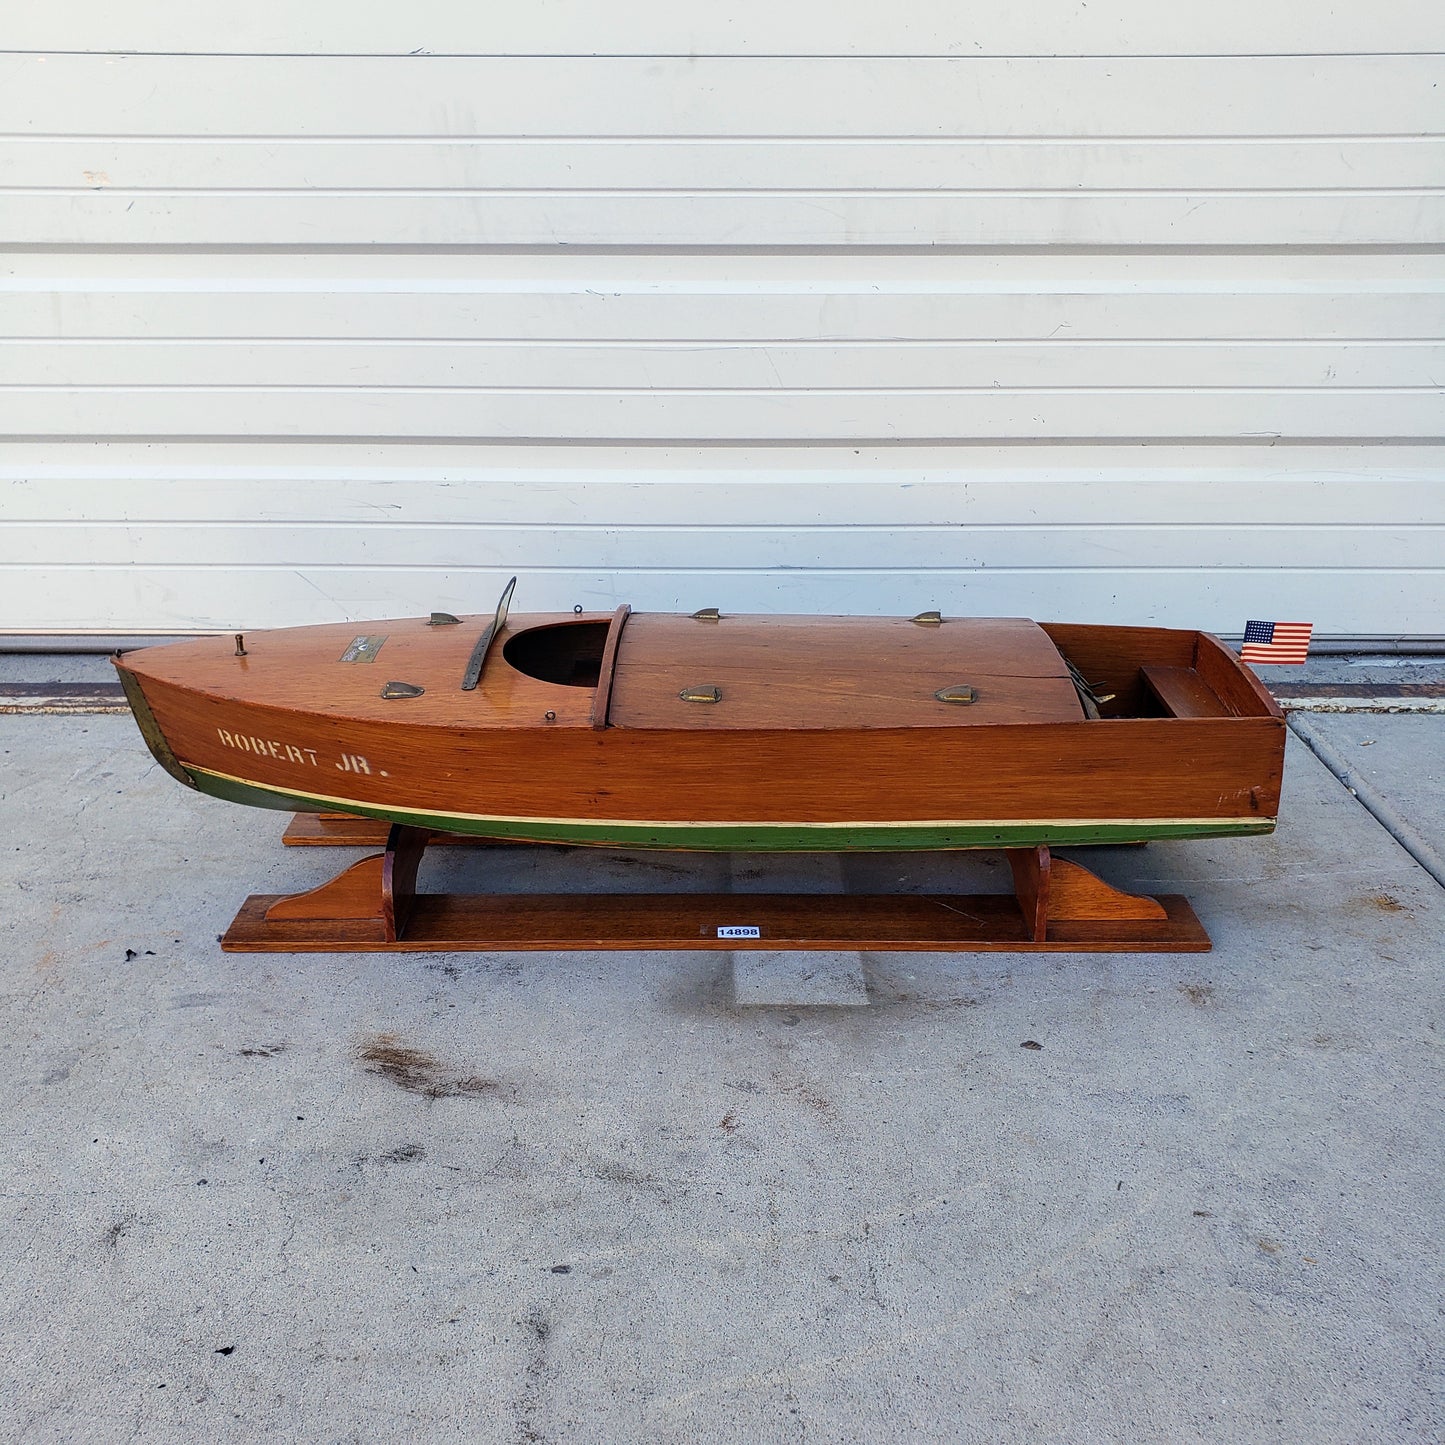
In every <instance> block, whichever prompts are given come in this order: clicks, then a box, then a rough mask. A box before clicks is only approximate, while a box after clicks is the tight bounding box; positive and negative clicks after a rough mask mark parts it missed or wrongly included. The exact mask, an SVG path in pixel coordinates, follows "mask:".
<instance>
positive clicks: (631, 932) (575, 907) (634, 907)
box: [221, 893, 1210, 953]
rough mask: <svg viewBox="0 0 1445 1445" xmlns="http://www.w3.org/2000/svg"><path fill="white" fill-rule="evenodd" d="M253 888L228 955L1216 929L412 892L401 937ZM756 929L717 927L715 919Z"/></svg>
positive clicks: (1162, 936)
mask: <svg viewBox="0 0 1445 1445" xmlns="http://www.w3.org/2000/svg"><path fill="white" fill-rule="evenodd" d="M281 901H282V900H281V898H280V897H279V896H275V895H272V896H266V895H261V894H256V895H253V896H252V897H250V898H248V899H247V900H246V902H245V903H244V904H243V905H242V907H241V911H240V912H239V913H238V914H237V915H236V919H235V921H234V922H233V923H232V924H231V927H230V929H229V930H228V931H227V933H226V935H225V937H224V938H223V939H222V941H221V947H222V948H223V949H224V950H226V951H227V952H229V953H334V952H355V953H475V952H501V953H509V952H530V951H538V950H550V951H555V952H567V951H571V950H594V949H720V950H727V951H730V952H738V951H743V950H751V949H847V950H858V951H864V952H870V953H888V952H915V953H932V952H938V953H953V952H961V953H971V952H980V953H982V952H999V951H1011V952H1020V953H1203V952H1207V951H1208V949H1209V947H1210V944H1209V935H1208V934H1207V933H1206V932H1205V931H1204V927H1203V925H1202V924H1201V923H1200V922H1199V919H1198V918H1197V917H1196V916H1195V913H1194V910H1193V908H1191V907H1190V905H1189V902H1188V900H1187V899H1185V898H1182V897H1178V896H1173V895H1170V896H1164V897H1160V898H1158V899H1157V900H1155V901H1157V902H1158V903H1159V904H1161V905H1162V907H1163V912H1164V915H1165V916H1164V917H1163V918H1148V919H1128V918H1104V919H1056V920H1050V922H1049V927H1048V937H1047V938H1045V939H1044V940H1042V941H1040V942H1035V941H1034V940H1033V939H1032V938H1031V937H1030V933H1029V930H1028V928H1027V926H1026V925H1025V922H1024V915H1023V913H1022V911H1021V910H1020V908H1019V905H1018V903H1017V901H1016V900H1015V899H1014V898H1012V897H1011V896H1009V895H1006V894H998V895H993V894H978V895H959V896H950V897H936V896H907V895H887V896H873V895H853V896H837V895H822V894H801V895H800V894H738V893H720V894H706V893H689V894H676V893H649V894H632V895H628V894H566V893H564V894H550V895H547V894H530V895H528V894H522V895H510V894H498V895H466V894H443V893H432V894H428V893H420V894H417V895H416V897H415V900H414V903H413V905H412V908H411V912H410V914H409V915H408V917H407V919H406V923H405V928H404V930H403V931H402V932H401V936H400V937H398V938H395V939H392V940H387V939H385V938H378V937H376V936H375V930H374V929H373V927H372V925H371V923H370V921H369V920H365V919H357V920H347V919H304V918H269V919H268V918H267V916H266V914H267V911H268V910H269V909H271V908H272V907H274V906H275V905H276V904H277V903H280V902H281ZM739 926H741V927H746V928H756V929H757V930H758V933H759V935H760V936H759V937H757V938H752V937H747V938H737V937H722V938H719V937H718V929H719V928H728V927H739Z"/></svg>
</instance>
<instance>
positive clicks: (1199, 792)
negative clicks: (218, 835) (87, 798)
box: [122, 668, 1283, 852]
mask: <svg viewBox="0 0 1445 1445" xmlns="http://www.w3.org/2000/svg"><path fill="white" fill-rule="evenodd" d="M122 672H123V675H124V673H125V669H124V668H122ZM128 687H129V689H130V691H131V693H132V703H133V706H135V708H136V712H137V717H138V719H139V720H140V721H141V725H142V732H143V733H144V734H145V736H146V738H147V741H148V742H149V743H150V744H151V746H152V750H153V751H156V755H157V757H158V758H159V759H160V761H161V762H162V763H163V764H164V765H165V766H166V767H167V769H168V770H169V771H171V772H172V773H173V775H175V776H177V777H180V778H182V779H183V780H185V781H186V782H187V783H188V784H189V785H191V786H193V787H195V788H197V789H199V790H200V791H202V792H205V793H208V794H210V795H212V796H215V797H219V798H224V799H227V800H230V801H233V802H240V803H245V804H249V805H251V806H259V807H267V808H276V809H284V810H288V811H291V810H294V811H312V812H342V813H351V814H355V815H357V816H361V817H369V818H376V819H380V820H383V821H389V822H397V823H408V824H413V825H416V826H422V827H427V828H431V829H434V830H437V831H451V832H459V833H470V834H474V835H477V836H483V837H490V838H497V839H512V840H525V841H535V842H551V843H567V844H579V845H592V846H612V847H627V848H665V849H697V850H711V851H760V852H763V851H777V852H803V851H828V852H833V851H885V850H886V851H892V850H909V849H967V848H1000V847H1028V846H1033V845H1034V844H1039V843H1043V844H1048V845H1051V846H1067V845H1069V844H1076V845H1077V844H1090V843H1125V842H1144V841H1149V840H1154V839H1165V838H1199V837H1210V836H1222V835H1241V834H1257V833H1266V832H1269V831H1270V830H1271V829H1272V828H1273V826H1274V822H1275V816H1276V813H1277V809H1278V801H1279V784H1280V771H1281V766H1280V765H1281V759H1282V754H1283V723H1282V721H1281V720H1280V719H1279V718H1278V717H1269V716H1256V717H1241V716H1228V717H1214V718H1164V717H1152V718H1105V719H1097V720H1090V721H1084V722H1078V723H1058V724H1024V725H1017V726H998V727H971V728H966V729H952V730H939V731H927V730H919V729H916V728H913V729H867V730H860V731H850V730H838V731H826V730H824V731H815V732H800V731H795V730H782V731H769V730H758V731H732V732H727V733H714V734H711V735H702V734H698V733H696V732H691V733H690V732H685V731H682V732H676V733H667V732H660V731H657V730H629V729H622V728H606V729H601V730H592V729H580V728H566V729H563V728H557V729H549V728H547V727H545V726H544V727H533V728H524V729H516V730H510V731H507V730H493V731H490V732H478V731H470V730H467V729H464V728H436V727H424V726H412V725H407V724H402V723H381V722H374V721H367V720H363V719H356V718H347V717H337V716H318V715H314V714H308V715H304V716H303V715H300V714H297V713H294V712H290V711H287V710H284V709H275V708H268V707H262V706H257V705H255V704H253V703H250V702H247V701H245V700H244V699H240V698H236V697H217V696H214V695H212V694H210V693H205V692H200V691H194V690H190V689H187V688H185V687H182V686H178V685H176V684H175V683H173V682H162V681H160V680H158V679H156V678H154V677H150V678H143V679H142V678H139V677H135V676H132V677H130V679H129V682H128Z"/></svg>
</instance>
